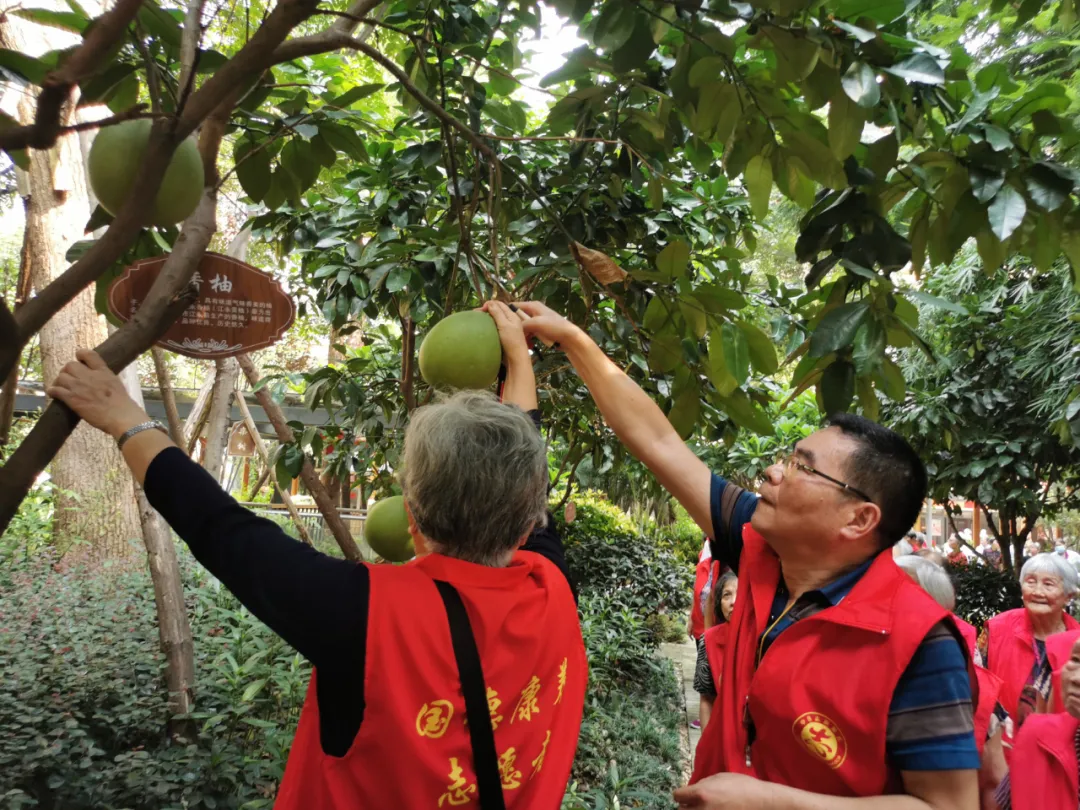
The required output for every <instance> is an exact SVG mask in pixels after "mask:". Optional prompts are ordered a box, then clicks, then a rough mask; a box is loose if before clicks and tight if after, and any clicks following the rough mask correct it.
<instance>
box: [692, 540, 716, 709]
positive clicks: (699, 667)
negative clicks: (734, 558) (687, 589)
mask: <svg viewBox="0 0 1080 810" xmlns="http://www.w3.org/2000/svg"><path fill="white" fill-rule="evenodd" d="M717 570H718V566H716V565H715V564H714V562H713V558H712V548H711V546H710V543H709V538H707V537H706V538H705V547H704V548H703V549H702V551H701V560H700V561H699V562H698V564H697V570H696V571H695V574H694V595H693V604H691V606H690V621H689V623H688V625H687V630H688V632H689V633H690V638H692V639H693V640H694V646H695V647H696V649H697V658H696V660H695V662H694V682H693V685H694V691H695V692H697V693H698V718H699V719H698V720H693V721H691V723H690V726H691V728H703V727H705V726H707V725H708V724H709V716H710V715H711V714H712V707H713V701H715V700H716V693H715V692H714V691H713V689H712V681H711V679H710V678H709V677H708V676H707V674H706V669H707V667H708V661H707V660H706V658H705V630H706V629H707V628H709V627H711V626H712V625H711V622H706V614H705V606H706V603H707V602H708V599H709V596H710V594H711V593H712V590H713V579H714V578H715V577H716V575H717Z"/></svg>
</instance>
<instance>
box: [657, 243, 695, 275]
mask: <svg viewBox="0 0 1080 810" xmlns="http://www.w3.org/2000/svg"><path fill="white" fill-rule="evenodd" d="M689 262H690V245H688V244H686V242H684V241H683V240H682V239H675V240H673V241H671V242H669V243H668V245H667V247H665V248H664V249H663V250H661V251H660V253H659V255H657V257H656V269H657V270H659V271H660V272H661V273H663V274H664V276H665V277H666V278H667V279H668V280H669V281H675V280H676V279H679V278H683V277H685V276H686V268H687V265H688V264H689Z"/></svg>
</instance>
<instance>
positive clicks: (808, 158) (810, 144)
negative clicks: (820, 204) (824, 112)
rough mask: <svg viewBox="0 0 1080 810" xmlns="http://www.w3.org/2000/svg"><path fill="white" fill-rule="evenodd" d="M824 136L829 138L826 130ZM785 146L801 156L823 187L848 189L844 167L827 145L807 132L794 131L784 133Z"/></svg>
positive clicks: (823, 132)
mask: <svg viewBox="0 0 1080 810" xmlns="http://www.w3.org/2000/svg"><path fill="white" fill-rule="evenodd" d="M822 136H823V137H826V138H827V137H828V133H826V132H825V131H824V129H823V130H822ZM784 145H785V146H786V147H788V148H789V149H790V150H791V151H792V152H794V153H795V154H796V155H798V156H799V159H800V160H802V162H803V163H805V164H806V166H807V168H809V169H810V171H812V172H813V173H814V175H813V176H814V179H815V180H817V181H818V182H819V183H821V185H823V186H828V187H829V188H831V189H837V190H839V189H842V188H846V187H847V184H848V182H847V175H846V174H845V173H844V165H843V164H842V163H841V162H840V161H839V160H837V159H836V157H835V156H834V155H833V153H832V150H831V149H829V147H828V146H827V145H826V144H825V143H823V142H822V141H819V140H818V139H817V138H815V137H814V136H813V135H810V134H809V133H807V132H803V131H801V130H794V131H792V132H786V133H784Z"/></svg>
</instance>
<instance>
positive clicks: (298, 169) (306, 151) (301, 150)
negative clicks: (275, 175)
mask: <svg viewBox="0 0 1080 810" xmlns="http://www.w3.org/2000/svg"><path fill="white" fill-rule="evenodd" d="M281 165H282V167H283V168H284V169H285V170H286V171H288V172H289V174H291V175H292V176H293V178H294V179H295V180H296V188H297V191H298V192H300V193H302V192H304V191H306V190H307V189H309V188H311V187H312V186H313V185H314V184H315V181H316V180H317V179H318V178H319V168H320V166H319V163H318V161H316V160H315V155H314V154H313V153H312V150H311V147H310V146H308V144H307V143H306V142H305V141H304V140H303V139H302V138H291V139H289V141H288V142H287V143H286V144H285V145H284V146H283V147H282V148H281Z"/></svg>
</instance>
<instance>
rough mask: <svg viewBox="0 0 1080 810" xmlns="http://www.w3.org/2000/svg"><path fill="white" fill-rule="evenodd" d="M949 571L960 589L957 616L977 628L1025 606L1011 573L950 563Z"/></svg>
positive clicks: (957, 591)
mask: <svg viewBox="0 0 1080 810" xmlns="http://www.w3.org/2000/svg"><path fill="white" fill-rule="evenodd" d="M946 569H947V570H948V572H949V576H950V577H951V578H952V581H953V585H954V587H955V588H956V615H957V616H959V617H960V618H962V619H964V620H965V621H967V622H970V623H971V624H973V625H974V626H975V627H976V628H979V629H981V628H982V626H983V624H985V623H986V621H987V620H988V619H992V618H993V617H994V616H996V615H998V614H999V613H1001V612H1002V611H1005V610H1012V609H1013V608H1018V607H1020V606H1021V605H1022V604H1023V603H1022V602H1021V600H1020V583H1019V582H1017V581H1016V578H1015V577H1014V576H1013V575H1012V574H1010V573H1009V572H1008V571H999V570H997V569H996V568H991V567H990V566H987V565H969V564H967V563H949V564H948V565H947V566H946Z"/></svg>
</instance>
